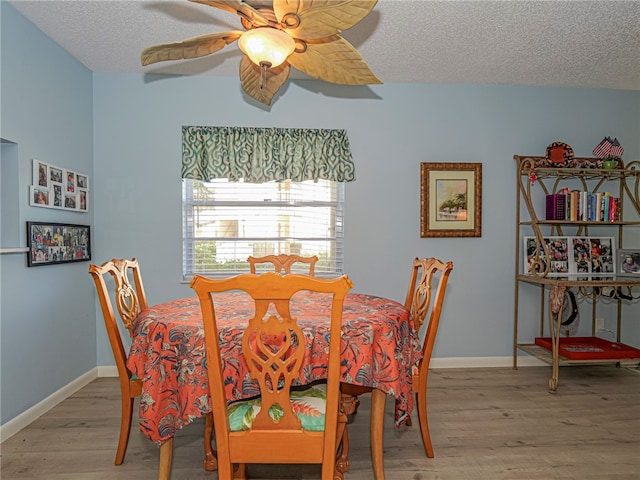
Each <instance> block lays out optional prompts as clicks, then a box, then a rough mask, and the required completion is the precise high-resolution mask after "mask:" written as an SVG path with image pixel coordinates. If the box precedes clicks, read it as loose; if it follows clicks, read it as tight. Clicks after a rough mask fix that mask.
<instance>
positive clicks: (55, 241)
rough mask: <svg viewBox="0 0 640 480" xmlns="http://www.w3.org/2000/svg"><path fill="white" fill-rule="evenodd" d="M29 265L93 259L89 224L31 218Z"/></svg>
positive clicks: (28, 234) (28, 233) (28, 240)
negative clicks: (35, 220) (37, 220)
mask: <svg viewBox="0 0 640 480" xmlns="http://www.w3.org/2000/svg"><path fill="white" fill-rule="evenodd" d="M27 247H28V249H29V251H28V252H27V265H28V266H29V267H38V266H42V265H53V264H60V263H71V262H87V261H89V260H91V228H90V226H89V225H76V224H72V223H56V222H27Z"/></svg>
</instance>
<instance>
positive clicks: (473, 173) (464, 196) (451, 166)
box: [420, 162, 482, 237]
mask: <svg viewBox="0 0 640 480" xmlns="http://www.w3.org/2000/svg"><path fill="white" fill-rule="evenodd" d="M420 182H421V188H420V199H421V200H420V236H421V237H481V236H482V164H481V163H427V162H422V163H421V164H420Z"/></svg>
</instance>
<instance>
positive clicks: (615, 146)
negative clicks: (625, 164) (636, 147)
mask: <svg viewBox="0 0 640 480" xmlns="http://www.w3.org/2000/svg"><path fill="white" fill-rule="evenodd" d="M623 152H624V148H622V145H620V142H618V139H617V138H614V139H613V142H611V150H609V156H610V157H621V156H622V153H623Z"/></svg>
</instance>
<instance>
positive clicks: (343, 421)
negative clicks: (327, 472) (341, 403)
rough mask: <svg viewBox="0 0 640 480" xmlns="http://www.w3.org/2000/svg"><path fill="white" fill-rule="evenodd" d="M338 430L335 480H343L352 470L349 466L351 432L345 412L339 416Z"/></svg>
mask: <svg viewBox="0 0 640 480" xmlns="http://www.w3.org/2000/svg"><path fill="white" fill-rule="evenodd" d="M338 416H339V417H338V418H339V419H338V429H337V431H336V445H337V448H338V449H337V453H336V464H335V473H334V480H343V478H344V475H343V473H344V472H348V471H349V470H350V468H351V467H350V466H349V432H348V429H347V415H346V414H345V413H344V412H340V413H339V414H338Z"/></svg>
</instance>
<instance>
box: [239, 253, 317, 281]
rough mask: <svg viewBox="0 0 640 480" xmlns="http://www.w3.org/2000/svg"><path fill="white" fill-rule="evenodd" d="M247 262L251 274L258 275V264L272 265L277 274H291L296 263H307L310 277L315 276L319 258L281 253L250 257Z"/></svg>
mask: <svg viewBox="0 0 640 480" xmlns="http://www.w3.org/2000/svg"><path fill="white" fill-rule="evenodd" d="M247 261H248V262H249V268H250V269H251V273H257V272H256V264H259V263H272V264H273V266H274V267H275V271H276V272H278V273H286V274H289V273H291V267H292V266H293V264H294V263H306V264H308V265H309V275H311V276H313V275H314V274H315V267H316V263H317V262H318V257H317V256H315V255H313V256H312V257H301V256H300V255H287V254H286V253H281V254H280V255H267V256H264V257H249V258H247Z"/></svg>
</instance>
